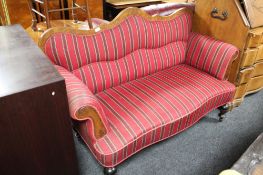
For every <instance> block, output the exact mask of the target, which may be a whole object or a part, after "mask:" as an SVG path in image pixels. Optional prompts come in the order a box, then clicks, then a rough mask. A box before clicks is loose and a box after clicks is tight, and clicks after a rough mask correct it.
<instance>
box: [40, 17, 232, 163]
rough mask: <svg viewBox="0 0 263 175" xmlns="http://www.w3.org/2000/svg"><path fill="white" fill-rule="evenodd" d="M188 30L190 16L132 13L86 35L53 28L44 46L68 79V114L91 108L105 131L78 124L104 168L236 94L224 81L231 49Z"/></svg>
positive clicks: (119, 161)
mask: <svg viewBox="0 0 263 175" xmlns="http://www.w3.org/2000/svg"><path fill="white" fill-rule="evenodd" d="M190 30H191V15H190V14H188V13H185V14H182V15H180V16H177V17H175V18H174V19H171V20H169V21H149V20H147V19H145V18H143V17H141V16H130V17H128V18H126V19H125V20H124V21H122V22H121V23H120V24H119V25H117V26H115V27H114V28H112V29H107V30H102V31H100V32H97V33H96V34H94V35H91V36H90V35H89V36H85V35H78V34H72V33H55V34H53V35H51V36H50V37H49V39H48V40H47V42H46V44H45V48H44V51H45V53H46V54H47V55H48V57H49V58H50V60H51V61H52V62H53V63H54V64H55V65H57V66H56V68H57V70H58V71H59V72H60V73H61V74H62V76H64V77H65V81H66V87H67V92H68V100H69V108H70V113H71V117H72V118H73V119H75V120H78V119H77V118H76V115H75V113H76V111H77V110H78V109H80V108H81V107H83V106H91V107H93V108H94V109H96V110H97V112H98V113H99V115H100V117H101V119H102V120H103V122H104V124H105V127H106V128H107V134H106V135H105V136H104V137H102V138H100V139H96V138H95V137H94V135H93V132H92V128H93V124H92V122H91V121H89V120H83V121H79V122H78V130H79V132H80V135H81V136H82V137H83V139H84V141H85V142H86V144H87V145H88V146H89V148H90V150H91V151H92V152H93V154H94V155H95V157H96V158H97V160H98V161H99V162H100V163H101V164H102V165H103V166H105V167H112V166H115V165H118V164H119V163H121V162H122V161H124V160H125V159H126V158H128V157H130V156H131V155H133V154H134V153H136V152H138V151H139V150H141V149H143V148H145V147H147V146H149V145H151V144H153V143H156V142H158V141H161V140H163V139H166V138H168V137H170V136H173V135H175V134H176V133H179V132H181V131H183V130H184V129H186V128H188V127H190V126H192V125H193V124H194V123H196V122H197V121H198V120H199V119H200V118H201V117H203V116H204V115H205V114H207V113H208V112H209V111H211V110H213V109H215V108H217V107H218V106H221V105H224V104H226V103H228V102H230V101H231V100H232V99H233V95H234V92H235V87H234V85H232V84H231V83H229V82H227V81H225V80H222V79H223V77H224V74H225V72H226V67H227V65H228V64H229V62H230V61H231V59H232V57H233V55H234V54H235V52H236V49H235V48H234V47H233V46H231V45H228V44H224V43H221V42H219V41H214V40H212V39H211V38H208V37H202V36H200V35H198V34H195V33H190ZM212 53H214V55H213V54H212ZM195 67H196V68H195ZM203 71H204V72H203ZM205 72H207V73H205ZM208 73H209V74H210V75H209V74H208ZM211 75H212V76H211ZM213 76H214V77H213Z"/></svg>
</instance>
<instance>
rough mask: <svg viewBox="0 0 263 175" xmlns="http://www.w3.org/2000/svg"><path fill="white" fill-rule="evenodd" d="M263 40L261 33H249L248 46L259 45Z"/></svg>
mask: <svg viewBox="0 0 263 175" xmlns="http://www.w3.org/2000/svg"><path fill="white" fill-rule="evenodd" d="M260 42H261V34H260V33H249V35H248V38H247V44H246V48H250V47H257V46H258V45H259V44H260Z"/></svg>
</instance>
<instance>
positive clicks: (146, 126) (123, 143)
mask: <svg viewBox="0 0 263 175" xmlns="http://www.w3.org/2000/svg"><path fill="white" fill-rule="evenodd" d="M234 90H235V86H234V85H233V84H231V83H229V82H227V81H220V80H218V79H216V78H214V77H212V76H210V75H209V74H206V73H204V72H202V71H200V70H198V69H196V68H193V67H192V66H189V65H186V64H180V65H177V66H174V67H172V68H170V69H166V70H163V71H160V72H157V73H155V74H152V75H149V76H147V77H144V78H140V79H137V80H134V81H131V82H128V83H125V84H122V85H120V86H116V87H113V88H110V89H107V90H105V91H102V92H100V93H98V94H96V97H97V99H99V102H100V104H101V105H102V108H103V111H104V112H105V115H106V116H107V119H108V122H109V125H110V129H111V131H110V132H108V134H107V135H106V136H105V137H103V138H101V139H99V140H97V141H96V142H95V143H87V144H88V145H89V147H90V148H92V152H93V154H94V155H96V158H97V160H99V162H101V164H102V165H103V166H105V165H106V166H109V167H113V166H115V165H117V164H119V163H121V162H122V161H124V160H125V159H126V158H128V157H130V156H131V155H133V154H135V153H136V152H138V151H140V150H141V149H143V148H145V147H147V146H149V145H152V144H154V143H156V142H159V141H161V140H164V139H166V138H169V137H171V136H173V135H175V134H177V133H179V132H181V131H183V130H185V129H187V128H188V127H190V126H192V125H193V124H194V123H196V122H197V121H199V119H200V118H201V116H204V115H205V114H207V113H208V112H210V111H211V110H212V109H215V108H217V107H219V106H221V105H223V104H225V103H227V102H229V101H231V99H232V98H233V95H234ZM85 127H86V126H84V125H83V126H81V128H82V129H85ZM84 140H85V141H88V140H89V138H84Z"/></svg>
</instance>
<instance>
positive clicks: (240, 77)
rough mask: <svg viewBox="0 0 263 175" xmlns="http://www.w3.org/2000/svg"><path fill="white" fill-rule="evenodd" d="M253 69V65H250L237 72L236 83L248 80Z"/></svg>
mask: <svg viewBox="0 0 263 175" xmlns="http://www.w3.org/2000/svg"><path fill="white" fill-rule="evenodd" d="M253 71H254V67H250V68H248V69H244V70H242V71H240V72H239V75H238V84H244V83H247V82H248V81H249V79H250V78H251V76H252V74H253Z"/></svg>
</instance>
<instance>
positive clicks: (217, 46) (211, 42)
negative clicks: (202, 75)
mask: <svg viewBox="0 0 263 175" xmlns="http://www.w3.org/2000/svg"><path fill="white" fill-rule="evenodd" d="M237 55H238V49H237V48H236V47H234V46H233V45H231V44H227V43H223V42H221V41H218V40H215V39H213V38H211V37H208V36H203V35H200V34H198V33H191V34H190V36H189V41H188V49H187V55H186V63H187V64H189V65H191V66H193V67H196V68H198V69H200V70H202V71H204V72H207V73H209V74H210V75H212V76H214V77H216V78H218V79H220V80H223V79H224V78H225V74H226V71H227V68H228V65H229V64H230V63H231V60H233V59H234V58H235V56H237Z"/></svg>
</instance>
